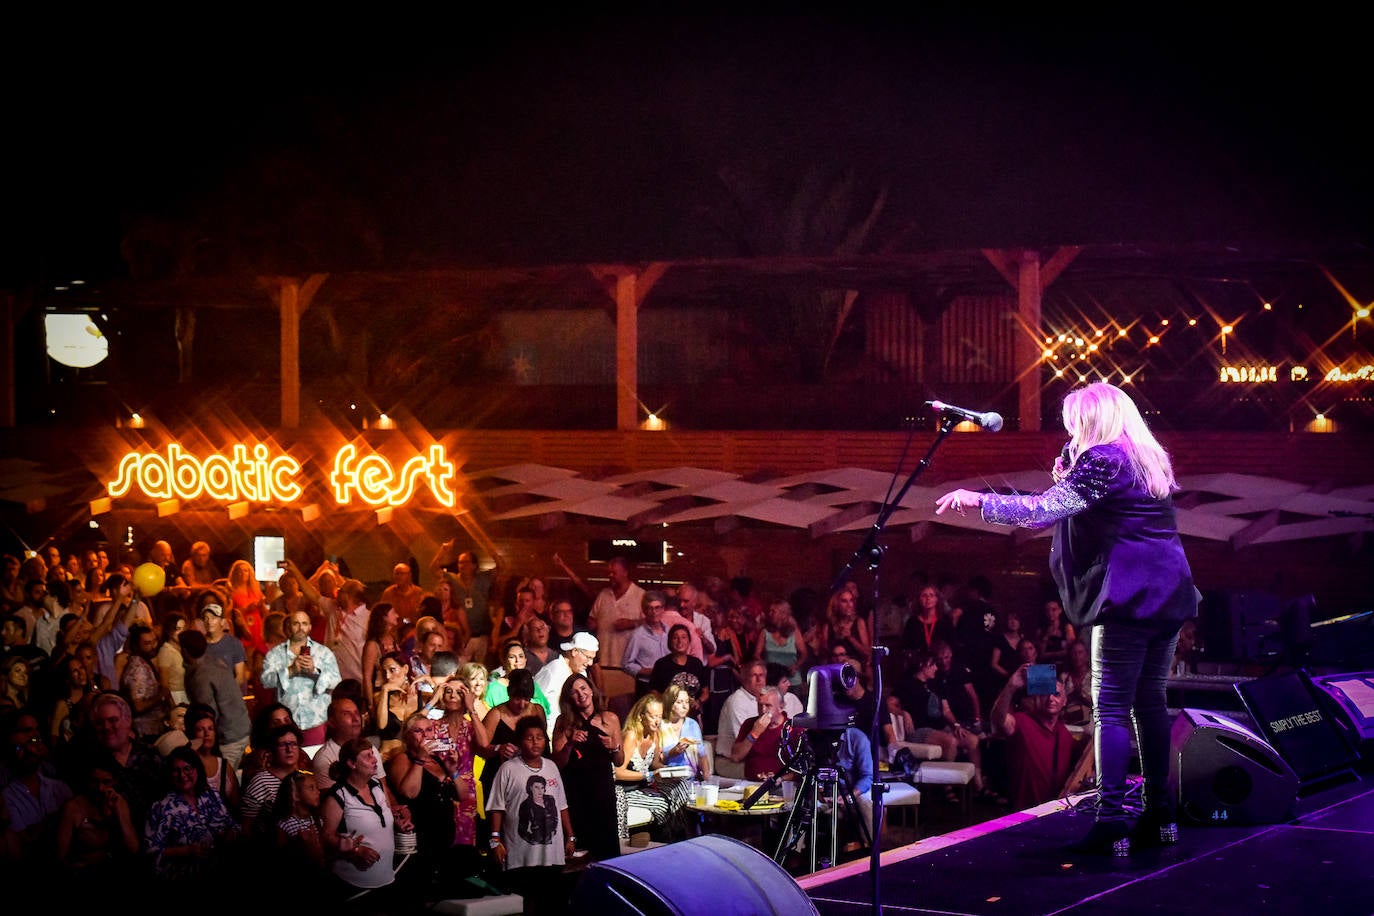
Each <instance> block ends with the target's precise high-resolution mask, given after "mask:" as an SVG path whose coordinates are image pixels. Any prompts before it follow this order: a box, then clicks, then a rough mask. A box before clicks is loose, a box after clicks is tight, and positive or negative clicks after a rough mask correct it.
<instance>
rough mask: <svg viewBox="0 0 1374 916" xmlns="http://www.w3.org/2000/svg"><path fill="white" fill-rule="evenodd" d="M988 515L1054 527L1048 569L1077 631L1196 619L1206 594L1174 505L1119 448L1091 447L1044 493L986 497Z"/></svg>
mask: <svg viewBox="0 0 1374 916" xmlns="http://www.w3.org/2000/svg"><path fill="white" fill-rule="evenodd" d="M982 514H983V519H984V521H988V522H993V523H995V524H1000V525H1018V526H1021V527H1026V528H1042V527H1044V526H1046V525H1054V526H1055V529H1054V540H1053V543H1052V545H1051V547H1050V572H1051V573H1052V574H1053V576H1054V581H1055V584H1056V585H1058V586H1059V595H1060V600H1061V601H1062V602H1063V605H1064V613H1065V614H1066V615H1067V616H1068V618H1069V619H1070V620H1072V621H1073V622H1074V625H1075V626H1078V627H1085V626H1092V625H1094V624H1096V623H1103V622H1108V621H1114V620H1115V621H1125V620H1141V621H1144V620H1150V621H1160V622H1164V621H1180V622H1181V621H1183V620H1187V619H1188V618H1190V617H1195V616H1196V615H1197V607H1198V601H1199V599H1200V597H1201V596H1200V594H1199V593H1198V591H1197V589H1196V588H1195V587H1194V586H1193V574H1192V571H1191V570H1190V569H1189V567H1188V558H1187V557H1186V556H1184V553H1183V543H1182V541H1180V540H1179V536H1178V524H1177V521H1176V519H1175V515H1174V503H1173V500H1172V499H1171V498H1170V497H1167V496H1166V497H1164V498H1162V499H1160V498H1157V497H1155V496H1151V495H1150V492H1149V490H1147V489H1146V488H1145V486H1144V485H1143V484H1142V483H1141V482H1140V481H1137V480H1136V479H1135V477H1134V474H1133V473H1132V470H1131V463H1130V460H1129V458H1128V457H1127V455H1126V453H1125V452H1124V451H1122V450H1121V449H1120V448H1119V447H1117V446H1115V445H1097V446H1094V447H1092V448H1090V449H1088V450H1086V451H1085V452H1083V453H1082V454H1081V455H1079V456H1078V460H1077V461H1076V462H1074V464H1073V467H1072V468H1070V469H1069V472H1068V474H1066V475H1065V476H1064V478H1063V479H1062V480H1060V481H1059V482H1058V483H1056V484H1055V485H1054V486H1052V487H1050V488H1049V489H1048V490H1046V491H1045V492H1043V493H1032V494H1028V495H1003V494H999V493H985V494H983V498H982Z"/></svg>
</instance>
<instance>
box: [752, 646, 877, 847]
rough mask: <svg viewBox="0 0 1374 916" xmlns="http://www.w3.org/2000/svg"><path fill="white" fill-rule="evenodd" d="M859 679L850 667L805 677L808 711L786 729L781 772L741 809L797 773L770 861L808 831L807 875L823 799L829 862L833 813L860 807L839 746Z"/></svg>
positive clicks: (825, 668) (850, 721)
mask: <svg viewBox="0 0 1374 916" xmlns="http://www.w3.org/2000/svg"><path fill="white" fill-rule="evenodd" d="M858 680H859V675H858V672H857V671H855V670H854V666H853V665H851V664H849V663H848V662H845V663H842V664H831V665H818V666H817V667H815V668H812V669H811V671H810V672H809V673H808V674H807V701H806V712H805V713H804V714H803V715H799V716H794V717H793V718H792V719H791V721H790V722H788V723H787V725H786V726H785V727H786V728H787V729H788V731H786V732H784V735H783V742H782V748H781V749H780V752H779V755H780V757H781V756H782V755H783V754H786V757H785V758H784V759H782V760H781V763H782V764H783V769H782V770H779V771H778V772H777V773H775V774H774V775H773V776H771V777H769V778H768V779H767V780H765V781H764V783H763V785H761V786H759V788H758V790H757V791H755V792H754V794H753V795H751V796H750V797H749V798H748V799H746V800H745V801H744V802H743V804H742V805H741V807H743V808H749V807H750V806H752V805H753V804H754V802H756V801H758V799H760V798H762V797H764V796H766V795H767V794H768V793H770V792H772V791H774V789H775V788H776V785H777V781H778V779H780V778H781V777H782V775H783V774H784V773H786V772H788V771H790V772H793V773H796V774H797V775H798V776H799V777H800V782H799V785H798V788H797V791H796V793H795V799H796V803H795V804H794V805H793V806H792V809H791V810H790V811H789V812H788V815H787V819H786V823H785V824H784V826H783V831H782V839H781V841H780V842H779V844H778V848H777V851H776V852H775V854H774V858H775V859H776V860H777V861H779V862H780V861H781V860H782V858H783V855H784V854H785V853H786V851H787V850H788V849H791V848H793V847H794V846H795V845H796V843H797V841H798V840H799V839H800V837H801V833H802V832H803V829H804V828H808V827H809V833H810V843H809V849H810V851H811V870H812V871H815V870H816V841H817V830H816V828H817V821H818V820H819V814H820V810H821V801H822V798H823V797H828V798H829V799H830V803H829V809H830V856H829V858H828V859H827V860H826V861H827V863H833V862H834V861H835V855H836V839H835V838H836V835H837V822H836V814H837V811H838V809H839V808H840V807H844V808H846V809H847V810H849V811H850V812H851V813H852V814H853V813H856V809H857V807H858V803H857V801H856V800H855V798H854V793H853V790H852V788H851V787H850V784H849V778H848V776H847V775H846V774H845V773H844V771H843V768H842V767H840V766H839V765H838V764H839V749H840V742H841V741H842V740H843V738H844V735H845V731H846V730H847V729H849V728H852V727H855V717H856V712H857V708H858V703H857V702H856V701H855V700H854V699H853V698H852V697H850V695H849V691H850V690H852V689H853V688H854V685H855V684H857V683H858ZM791 729H797V730H800V731H801V733H802V734H801V737H800V739H799V740H796V741H794V740H793V738H792V734H791ZM859 829H860V835H861V836H862V837H863V840H864V842H865V843H871V842H872V840H871V838H869V837H868V835H867V831H866V830H864V828H863V826H862V822H861V821H860V822H859Z"/></svg>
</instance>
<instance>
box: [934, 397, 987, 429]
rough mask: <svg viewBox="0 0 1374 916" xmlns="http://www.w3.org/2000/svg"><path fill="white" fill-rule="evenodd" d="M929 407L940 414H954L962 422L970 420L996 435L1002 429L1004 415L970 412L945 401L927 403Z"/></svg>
mask: <svg viewBox="0 0 1374 916" xmlns="http://www.w3.org/2000/svg"><path fill="white" fill-rule="evenodd" d="M926 406H927V407H934V408H935V409H936V410H938V411H939V412H940V413H947V414H953V415H954V416H956V417H958V418H959V419H961V420H968V421H969V422H970V423H976V424H977V425H979V426H981V427H983V429H986V430H987V431H988V432H990V433H995V432H997V431H998V430H999V429H1001V428H1002V415H1001V414H1000V413H995V412H994V411H991V410H989V411H988V412H987V413H979V412H978V411H976V410H969V409H967V408H965V407H955V406H954V405H953V404H946V403H945V402H944V401H926Z"/></svg>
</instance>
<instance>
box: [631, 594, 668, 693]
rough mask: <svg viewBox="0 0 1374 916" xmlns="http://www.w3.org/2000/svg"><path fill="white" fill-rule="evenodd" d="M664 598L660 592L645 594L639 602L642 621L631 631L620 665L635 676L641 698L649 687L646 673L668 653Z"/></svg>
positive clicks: (665, 602) (665, 600) (665, 599)
mask: <svg viewBox="0 0 1374 916" xmlns="http://www.w3.org/2000/svg"><path fill="white" fill-rule="evenodd" d="M666 604H667V598H666V597H664V594H663V593H662V592H660V591H648V592H645V593H644V598H643V600H642V601H641V604H640V606H641V608H642V612H641V613H642V614H643V622H642V623H641V624H640V625H639V626H637V627H635V628H634V630H632V631H631V632H630V638H629V641H628V642H626V643H625V652H624V655H623V656H622V657H621V659H620V667H621V668H623V669H624V670H625V671H626V672H627V673H629V674H631V675H633V676H634V679H635V696H636V697H642V696H643V695H644V694H645V693H646V692H648V690H649V674H650V673H651V672H652V671H653V668H654V663H655V662H657V661H658V660H659V659H660V658H662V657H663V656H665V655H667V654H668V628H667V627H666V626H664V625H663V621H662V619H661V618H662V617H663V609H664V606H665V605H666Z"/></svg>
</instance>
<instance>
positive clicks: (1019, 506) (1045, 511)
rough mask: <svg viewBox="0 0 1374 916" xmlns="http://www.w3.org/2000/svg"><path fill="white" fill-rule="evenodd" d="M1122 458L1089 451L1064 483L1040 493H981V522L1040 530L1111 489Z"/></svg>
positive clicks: (1104, 450)
mask: <svg viewBox="0 0 1374 916" xmlns="http://www.w3.org/2000/svg"><path fill="white" fill-rule="evenodd" d="M1124 460H1125V456H1124V455H1122V454H1121V453H1120V452H1119V451H1117V450H1116V449H1111V448H1095V449H1089V450H1088V451H1086V452H1084V453H1083V454H1082V455H1080V456H1078V461H1076V462H1075V463H1074V466H1073V467H1072V468H1070V469H1069V473H1068V475H1067V476H1065V477H1064V479H1063V480H1061V481H1059V482H1058V483H1056V484H1055V485H1054V486H1052V487H1050V488H1049V489H1048V490H1046V491H1045V492H1043V493H1027V494H1010V495H1007V494H1002V493H984V494H983V500H982V507H981V508H982V512H983V521H985V522H992V523H993V524H996V525H1016V526H1018V527H1021V528H1043V527H1045V526H1046V525H1050V524H1053V523H1054V522H1057V521H1059V520H1060V519H1061V518H1068V517H1069V516H1070V515H1075V514H1077V513H1079V512H1082V511H1083V510H1084V509H1086V508H1088V506H1090V505H1092V503H1093V502H1094V501H1095V500H1098V499H1101V498H1102V497H1103V496H1105V495H1106V494H1107V492H1108V491H1109V490H1110V489H1111V486H1112V481H1114V480H1115V479H1116V477H1117V475H1118V474H1120V472H1121V469H1122V466H1123V462H1124Z"/></svg>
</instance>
